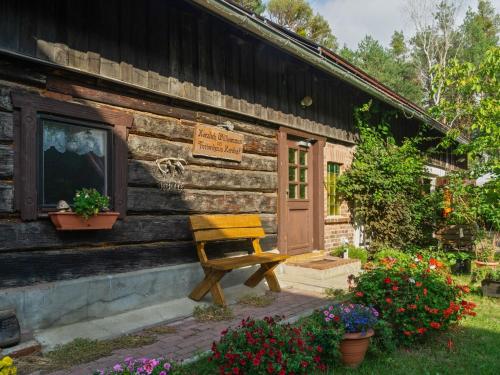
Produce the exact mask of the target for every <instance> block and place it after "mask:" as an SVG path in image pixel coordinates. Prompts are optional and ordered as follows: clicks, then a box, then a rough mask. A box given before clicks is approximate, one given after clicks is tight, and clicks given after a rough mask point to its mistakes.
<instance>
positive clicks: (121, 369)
mask: <svg viewBox="0 0 500 375" xmlns="http://www.w3.org/2000/svg"><path fill="white" fill-rule="evenodd" d="M113 371H116V372H118V371H123V367H122V365H120V364H119V363H117V364H116V365H114V366H113Z"/></svg>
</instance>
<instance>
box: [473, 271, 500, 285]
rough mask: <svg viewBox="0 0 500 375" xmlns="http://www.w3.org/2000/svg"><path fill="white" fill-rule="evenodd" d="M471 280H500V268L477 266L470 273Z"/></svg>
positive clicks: (474, 281)
mask: <svg viewBox="0 0 500 375" xmlns="http://www.w3.org/2000/svg"><path fill="white" fill-rule="evenodd" d="M470 280H471V282H472V283H474V284H475V283H478V282H481V281H483V280H492V281H498V282H500V269H498V270H497V269H491V268H487V267H484V268H476V269H474V271H472V273H471V275H470Z"/></svg>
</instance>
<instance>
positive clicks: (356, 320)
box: [323, 303, 379, 334]
mask: <svg viewBox="0 0 500 375" xmlns="http://www.w3.org/2000/svg"><path fill="white" fill-rule="evenodd" d="M323 315H324V316H323V319H324V321H325V323H327V324H326V327H325V329H328V327H334V328H335V329H337V330H339V329H340V330H342V331H343V332H345V333H357V332H361V333H362V334H365V333H366V332H367V331H368V330H369V329H372V328H373V327H375V325H376V324H377V321H378V316H379V313H378V311H377V310H376V309H375V308H373V307H369V306H365V305H361V304H353V303H339V304H335V305H330V306H328V307H327V308H326V309H325V310H323ZM330 329H331V328H330Z"/></svg>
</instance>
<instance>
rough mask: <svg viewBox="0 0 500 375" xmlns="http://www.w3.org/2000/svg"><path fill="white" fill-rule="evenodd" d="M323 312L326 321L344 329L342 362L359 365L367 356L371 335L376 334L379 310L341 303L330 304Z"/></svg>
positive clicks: (341, 347) (347, 364) (352, 365)
mask: <svg viewBox="0 0 500 375" xmlns="http://www.w3.org/2000/svg"><path fill="white" fill-rule="evenodd" d="M323 314H324V320H325V322H326V323H330V324H331V325H332V326H333V327H334V328H337V329H342V330H343V331H344V335H343V337H342V341H341V342H340V353H341V359H342V362H343V363H344V365H346V366H348V367H352V368H356V367H358V366H359V365H360V364H361V362H363V360H364V358H365V354H366V351H367V349H368V346H369V345H370V337H372V336H373V335H374V330H373V327H374V326H375V324H376V323H377V320H378V316H379V313H378V311H377V310H376V309H375V308H373V307H369V306H365V305H361V304H354V303H340V304H335V305H331V306H329V307H328V308H327V309H325V310H324V311H323Z"/></svg>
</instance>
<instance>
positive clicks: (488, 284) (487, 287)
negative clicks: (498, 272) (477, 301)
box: [481, 279, 500, 298]
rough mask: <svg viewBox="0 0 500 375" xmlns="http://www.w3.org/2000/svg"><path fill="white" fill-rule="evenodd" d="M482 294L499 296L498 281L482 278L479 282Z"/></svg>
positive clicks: (499, 282) (499, 283)
mask: <svg viewBox="0 0 500 375" xmlns="http://www.w3.org/2000/svg"><path fill="white" fill-rule="evenodd" d="M481 289H482V291H483V296H487V297H495V298H500V281H496V280H488V279H486V280H483V281H482V282H481Z"/></svg>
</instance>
